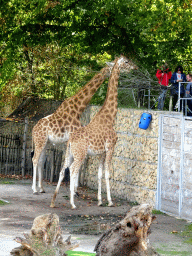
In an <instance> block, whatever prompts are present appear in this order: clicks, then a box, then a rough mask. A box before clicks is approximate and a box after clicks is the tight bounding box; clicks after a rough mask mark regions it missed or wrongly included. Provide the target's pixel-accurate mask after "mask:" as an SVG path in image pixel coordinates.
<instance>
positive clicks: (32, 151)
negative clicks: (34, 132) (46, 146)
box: [31, 136, 34, 161]
mask: <svg viewBox="0 0 192 256" xmlns="http://www.w3.org/2000/svg"><path fill="white" fill-rule="evenodd" d="M33 156H34V141H33V136H32V150H31V161H32V159H33Z"/></svg>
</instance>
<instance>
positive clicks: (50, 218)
mask: <svg viewBox="0 0 192 256" xmlns="http://www.w3.org/2000/svg"><path fill="white" fill-rule="evenodd" d="M14 240H15V241H16V242H18V243H20V244H21V246H20V247H17V248H15V249H13V250H12V251H11V253H10V254H11V255H14V256H42V255H44V256H65V255H66V254H65V252H66V251H68V250H72V249H74V248H76V247H78V246H79V245H78V244H77V243H76V242H75V243H72V242H71V236H69V237H68V238H67V239H66V240H65V241H64V240H63V237H62V231H61V228H60V226H59V217H58V216H57V214H51V213H50V214H45V215H41V216H38V217H37V218H35V219H34V222H33V226H32V228H31V230H30V233H29V234H24V238H21V237H16V238H15V239H14Z"/></svg>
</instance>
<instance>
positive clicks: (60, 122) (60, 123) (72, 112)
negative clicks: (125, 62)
mask: <svg viewBox="0 0 192 256" xmlns="http://www.w3.org/2000/svg"><path fill="white" fill-rule="evenodd" d="M110 69H111V68H110V67H109V66H106V67H104V68H103V69H101V71H100V72H99V73H97V74H96V75H95V76H94V77H93V78H92V79H91V80H90V81H89V82H88V83H87V84H86V85H85V86H84V87H83V88H82V89H81V90H80V91H79V92H78V93H77V94H75V95H74V96H72V97H71V98H68V99H66V100H65V101H64V102H63V103H62V104H61V105H60V106H59V108H58V109H57V110H56V111H55V112H54V113H53V114H51V115H49V116H46V117H44V118H42V119H40V120H39V121H38V123H37V124H36V125H35V126H34V128H33V131H32V140H33V142H34V144H35V154H34V156H33V184H32V190H33V193H34V194H38V193H37V187H36V176H37V171H38V172H39V189H40V191H39V192H40V193H43V192H45V191H44V188H43V185H42V179H43V177H42V167H43V163H44V157H45V151H46V146H47V143H48V141H50V142H52V143H54V144H56V143H63V142H65V141H67V140H68V139H69V134H70V133H71V132H73V131H74V130H76V129H77V128H78V127H81V122H80V120H79V118H80V115H81V114H82V112H83V111H84V110H85V108H86V106H87V105H88V103H89V102H90V100H91V98H92V96H93V95H94V93H95V92H96V91H97V89H98V88H99V87H100V85H101V84H102V83H103V82H104V80H105V79H106V78H107V77H108V76H109V74H110Z"/></svg>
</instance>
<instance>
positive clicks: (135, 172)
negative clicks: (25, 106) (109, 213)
mask: <svg viewBox="0 0 192 256" xmlns="http://www.w3.org/2000/svg"><path fill="white" fill-rule="evenodd" d="M98 110H99V107H96V106H90V107H88V108H87V109H86V110H85V112H84V114H83V116H82V118H81V120H82V123H83V125H86V124H88V123H89V122H90V120H91V119H92V118H93V116H94V115H95V113H97V112H98ZM143 112H146V111H145V110H136V109H123V108H122V109H118V112H117V116H116V120H115V127H114V128H115V130H116V131H117V135H118V141H117V143H116V146H115V150H114V154H113V158H112V163H111V164H112V166H111V173H110V186H111V192H112V196H117V197H120V198H124V199H127V200H128V201H132V202H138V203H142V202H145V201H147V202H149V201H151V202H152V203H155V195H156V188H157V165H158V131H159V115H160V114H162V113H163V114H166V112H164V111H163V112H161V111H150V113H151V114H152V121H151V124H150V126H149V128H148V129H147V130H143V129H140V128H139V121H140V118H141V115H142V113H143ZM169 114H170V113H169ZM9 123H10V124H9V125H11V126H12V127H11V128H9V127H8V126H9V125H8V124H6V125H5V126H4V127H1V128H5V130H6V133H7V132H8V131H11V132H13V126H16V127H19V129H20V131H21V130H22V131H21V134H22V133H23V131H24V125H23V124H24V123H22V124H19V123H12V124H11V122H9ZM34 125H35V122H29V127H28V136H27V138H28V140H27V146H28V147H31V130H32V127H33V126H34ZM16 127H15V128H16ZM15 128H14V129H15ZM2 130H4V129H2ZM2 130H1V132H2V133H3V131H2ZM15 130H17V129H15ZM8 133H9V132H8ZM98 166H99V157H89V158H88V161H87V163H86V168H85V175H84V177H85V180H84V183H85V184H86V185H87V186H88V187H90V188H92V189H96V190H97V172H98ZM102 183H103V184H102V190H103V191H104V192H106V187H105V180H104V174H103V180H102Z"/></svg>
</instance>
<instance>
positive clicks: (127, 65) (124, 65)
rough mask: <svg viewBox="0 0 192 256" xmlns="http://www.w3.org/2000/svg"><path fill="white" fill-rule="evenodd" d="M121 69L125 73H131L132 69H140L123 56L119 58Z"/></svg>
mask: <svg viewBox="0 0 192 256" xmlns="http://www.w3.org/2000/svg"><path fill="white" fill-rule="evenodd" d="M117 62H118V64H119V68H120V70H121V71H123V72H129V71H130V70H132V69H138V66H137V65H136V64H135V63H134V62H133V61H132V60H131V59H128V58H126V57H125V56H123V55H122V56H121V57H119V58H118V61H117Z"/></svg>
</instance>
